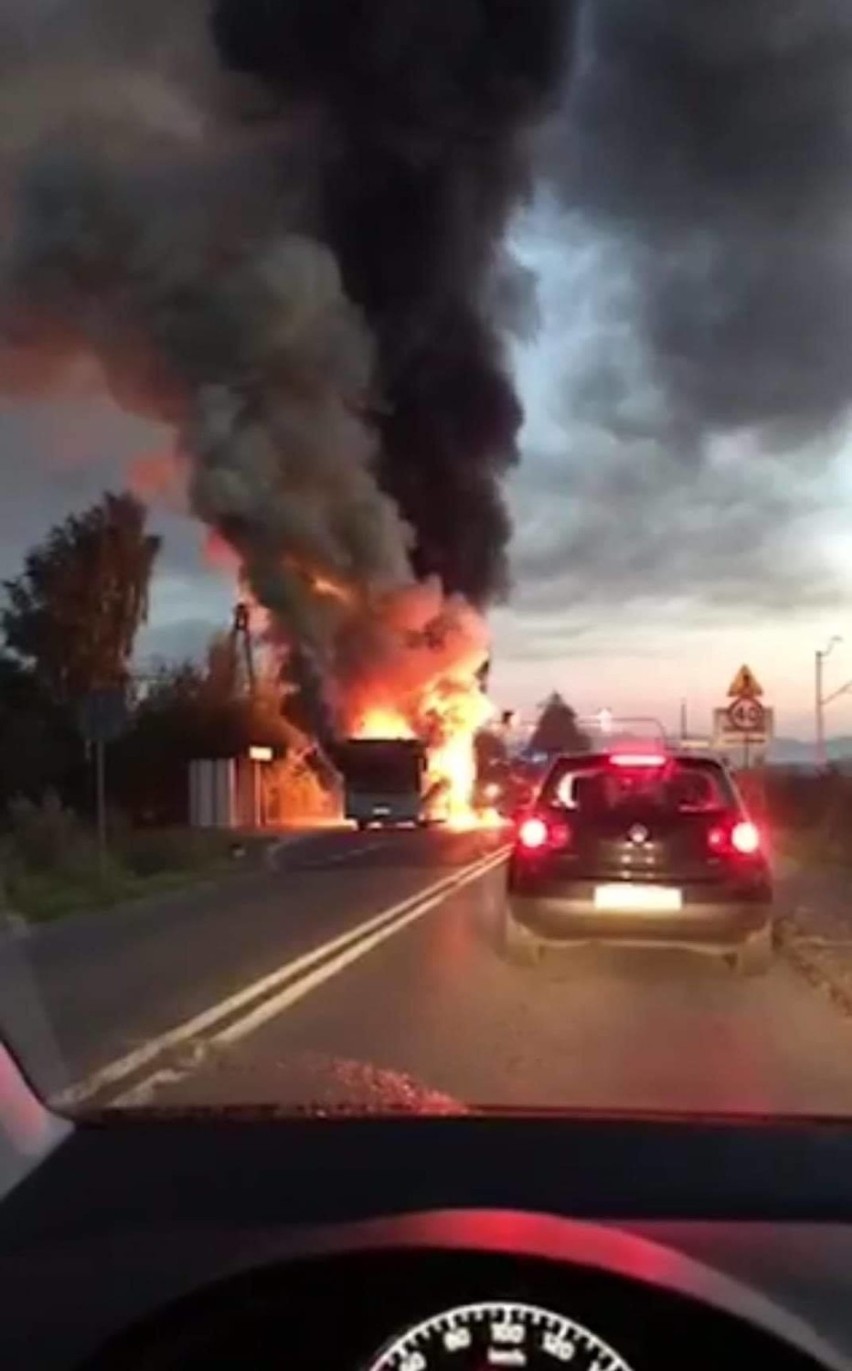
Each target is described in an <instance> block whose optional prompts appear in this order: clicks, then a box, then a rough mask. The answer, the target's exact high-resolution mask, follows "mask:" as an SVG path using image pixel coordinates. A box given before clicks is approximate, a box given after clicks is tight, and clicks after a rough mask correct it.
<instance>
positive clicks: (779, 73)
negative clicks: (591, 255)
mask: <svg viewBox="0 0 852 1371" xmlns="http://www.w3.org/2000/svg"><path fill="white" fill-rule="evenodd" d="M580 46H581V49H582V58H581V60H578V63H577V72H576V79H575V81H574V82H573V83H572V89H571V95H570V99H569V102H568V105H567V107H566V111H565V115H564V117H563V118H562V119H561V121H560V122H559V123H558V124H554V125H553V129H552V136H551V141H550V146H549V156H548V170H549V174H550V175H551V176H552V178H553V179H554V181H555V182H556V184H557V186H558V187H559V190H560V191H561V194H562V196H563V198H564V202H565V204H566V205H568V206H571V207H579V208H580V209H582V210H583V212H584V213H586V214H589V215H592V216H594V218H595V220H596V222H597V223H598V225H599V226H601V227H603V228H606V229H607V230H609V231H612V232H615V233H617V234H618V235H620V236H621V237H622V239H623V240H624V241H625V242H626V243H628V244H629V246H630V247H631V249H632V250H633V252H634V254H635V255H634V259H633V260H634V266H635V271H636V276H637V280H638V283H639V286H640V289H641V299H642V306H643V313H642V316H641V318H640V319H639V321H638V323H639V325H640V327H641V328H642V330H643V334H644V337H645V339H646V341H647V342H648V344H649V345H650V347H651V349H652V354H653V357H654V359H655V362H656V366H657V369H658V376H659V377H660V379H661V380H662V383H663V384H664V386H665V389H666V394H667V398H668V401H669V406H670V412H671V413H672V414H674V415H675V416H677V417H678V418H679V419H680V420H681V421H682V422H683V423H684V424H685V425H686V426H687V428H689V427H690V426H691V427H693V428H694V430H697V431H699V432H702V431H706V430H708V429H730V428H735V427H737V426H739V425H755V424H757V425H769V426H771V427H772V439H773V441H774V442H775V443H776V444H778V443H783V444H788V443H796V442H798V441H799V440H800V439H801V438H802V437H803V436H804V435H808V434H810V435H812V434H813V433H814V432H815V431H820V430H823V429H824V428H825V427H826V426H827V425H829V424H831V423H832V421H833V420H834V419H836V418H837V417H838V416H839V415H840V413H841V412H842V411H844V410H845V409H846V408H847V407H848V405H849V403H850V400H852V307H850V304H852V248H850V235H849V229H850V222H852V122H850V115H851V114H852V97H850V91H852V8H850V6H849V5H848V4H845V3H844V2H843V0H641V3H640V2H639V0H597V2H596V3H594V4H587V5H586V6H585V7H584V10H583V24H582V39H581V44H580Z"/></svg>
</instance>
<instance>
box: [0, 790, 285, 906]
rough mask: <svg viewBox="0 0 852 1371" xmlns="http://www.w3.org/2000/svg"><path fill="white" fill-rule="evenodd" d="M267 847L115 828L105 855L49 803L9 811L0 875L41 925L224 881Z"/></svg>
mask: <svg viewBox="0 0 852 1371" xmlns="http://www.w3.org/2000/svg"><path fill="white" fill-rule="evenodd" d="M267 846H268V839H266V838H257V837H251V838H240V837H238V836H237V835H235V834H233V833H230V832H222V831H218V830H204V831H201V830H193V829H182V828H174V829H131V828H127V827H125V826H122V825H113V826H112V828H111V831H110V833H109V842H108V849H107V852H106V853H105V854H101V853H100V851H99V849H98V844H97V840H96V837H95V835H94V834H93V833H92V831H91V829H89V828H87V827H86V826H85V825H84V824H83V823H81V822H80V820H79V819H78V818H77V817H76V816H75V815H74V814H73V813H71V812H70V811H69V810H66V809H63V808H62V806H61V805H60V804H59V803H58V802H57V801H56V800H55V799H50V798H49V799H47V800H46V801H45V802H44V803H43V804H42V805H33V804H29V803H27V802H19V803H16V804H15V805H13V806H12V807H11V812H10V823H9V828H8V831H7V832H6V834H5V835H4V837H3V838H2V840H0V874H2V884H3V892H4V898H5V902H6V905H7V907H8V909H9V910H10V911H12V913H13V914H17V915H22V916H23V917H24V918H25V919H27V920H39V921H40V920H46V919H55V918H60V917H62V916H63V915H66V914H74V913H79V912H81V911H87V910H94V909H102V908H107V907H110V906H113V905H117V904H121V903H123V902H124V901H128V900H134V899H137V898H139V897H141V896H146V895H156V894H159V893H161V892H167V891H172V890H175V889H178V888H180V887H182V886H187V885H191V884H194V883H196V882H199V881H205V880H212V879H217V878H221V877H225V876H227V875H230V874H231V873H233V872H234V871H235V870H242V869H244V868H245V866H246V864H253V863H254V862H255V861H256V860H257V858H258V856H259V854H260V853H262V852H263V851H265V850H266V848H267ZM0 905H2V900H0Z"/></svg>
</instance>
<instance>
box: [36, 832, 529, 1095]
mask: <svg viewBox="0 0 852 1371" xmlns="http://www.w3.org/2000/svg"><path fill="white" fill-rule="evenodd" d="M503 856H504V853H503V851H502V850H501V851H500V852H498V853H496V854H495V853H489V855H488V856H487V857H485V858H480V859H479V860H478V861H476V862H473V863H471V865H470V866H467V867H463V868H462V870H461V871H460V872H459V871H455V872H454V873H453V874H452V875H451V876H445V877H443V878H442V879H441V880H440V881H436V882H435V883H434V884H433V885H431V886H426V887H425V888H424V889H423V890H419V891H416V892H415V893H414V894H413V895H410V896H408V898H407V899H405V900H401V901H400V902H399V903H398V904H395V905H391V906H390V907H389V908H388V909H383V910H381V911H380V912H379V913H378V914H374V915H372V916H371V917H370V918H368V919H365V920H364V921H363V923H360V924H358V925H357V926H356V927H355V928H351V929H348V930H347V931H346V932H345V933H341V934H339V935H338V936H337V937H336V938H332V939H331V940H330V941H329V942H326V943H322V944H320V946H319V947H315V948H313V949H311V951H309V952H306V953H303V954H302V956H300V957H296V958H295V959H294V960H293V961H291V962H287V963H285V965H284V966H281V967H279V968H278V969H277V970H276V971H273V972H271V973H270V974H269V975H267V976H262V977H261V978H260V979H259V980H257V981H253V982H251V983H250V984H249V985H247V986H244V987H243V988H242V990H238V991H236V992H235V993H234V994H233V995H229V996H227V997H226V998H225V999H223V1000H219V1001H218V1002H217V1003H216V1004H213V1005H211V1006H209V1008H207V1009H205V1010H202V1012H201V1013H199V1014H195V1015H193V1017H192V1018H190V1019H186V1020H184V1022H183V1023H180V1024H177V1025H176V1026H175V1027H174V1028H171V1029H168V1030H167V1031H166V1032H165V1033H162V1034H160V1035H159V1036H158V1037H156V1038H149V1039H148V1040H147V1041H146V1042H144V1043H143V1044H142V1045H141V1046H140V1047H137V1048H135V1049H134V1050H133V1051H132V1052H128V1053H126V1054H125V1055H124V1056H121V1057H117V1058H115V1059H114V1060H113V1061H111V1062H108V1063H107V1064H106V1066H103V1067H101V1068H99V1070H97V1071H94V1072H92V1073H91V1074H90V1075H89V1076H86V1077H84V1078H83V1080H81V1081H77V1082H75V1084H73V1085H70V1086H68V1087H67V1088H66V1089H65V1090H63V1091H62V1092H61V1093H60V1094H59V1095H57V1096H55V1097H54V1098H53V1100H52V1103H53V1104H54V1105H55V1106H56V1107H57V1108H59V1109H67V1108H73V1107H74V1106H77V1105H79V1104H81V1103H83V1102H84V1101H85V1100H88V1099H90V1098H91V1097H92V1096H93V1095H96V1094H97V1093H98V1092H99V1091H101V1090H104V1089H106V1088H107V1087H108V1086H113V1085H118V1084H120V1083H121V1082H122V1081H123V1080H125V1079H126V1078H127V1077H128V1076H131V1075H133V1073H134V1072H136V1071H138V1070H140V1069H141V1068H142V1067H144V1066H147V1065H148V1063H149V1062H151V1061H153V1060H154V1059H155V1058H156V1057H158V1056H160V1054H161V1053H163V1052H166V1051H168V1050H169V1049H171V1048H174V1047H179V1046H180V1045H181V1044H182V1043H184V1042H187V1041H188V1040H190V1039H192V1038H195V1037H197V1036H198V1035H199V1034H201V1033H205V1032H207V1031H208V1030H210V1029H214V1028H216V1026H217V1025H218V1024H219V1023H220V1021H221V1020H223V1019H227V1018H229V1017H230V1016H231V1015H233V1014H236V1013H237V1012H238V1011H239V1010H241V1009H244V1008H246V1007H247V1006H249V1005H252V1004H253V1003H254V1001H256V1000H258V999H260V998H261V997H265V996H266V995H272V994H274V992H275V991H277V990H278V989H279V988H280V987H281V986H282V984H283V983H285V982H291V981H292V980H293V979H294V978H297V977H300V976H302V975H303V974H305V973H307V972H309V971H311V970H312V968H313V967H315V966H316V965H317V963H319V962H323V961H325V960H326V959H327V958H330V957H333V956H334V955H335V954H337V953H340V952H342V951H343V950H344V949H345V948H349V947H350V946H351V945H353V944H356V943H360V942H361V941H362V940H363V939H365V938H369V937H370V936H371V935H372V934H373V933H374V932H377V931H378V930H380V929H384V928H385V927H386V926H387V925H394V926H395V924H394V921H395V920H397V919H400V918H403V917H404V916H405V915H406V914H407V913H409V912H410V911H411V910H412V909H418V910H419V908H420V906H421V905H422V904H423V903H424V902H425V901H429V900H432V901H433V902H434V903H435V904H436V903H438V902H439V901H440V900H441V899H442V898H444V896H445V895H448V894H450V893H451V892H452V891H453V890H454V889H455V888H456V887H457V886H459V885H460V884H467V882H468V881H469V880H474V879H475V878H476V877H477V876H478V875H480V874H484V872H485V871H486V870H488V869H489V866H491V865H496V864H497V862H498V861H502V859H503ZM430 907H433V906H430Z"/></svg>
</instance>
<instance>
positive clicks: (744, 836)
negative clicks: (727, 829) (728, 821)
mask: <svg viewBox="0 0 852 1371" xmlns="http://www.w3.org/2000/svg"><path fill="white" fill-rule="evenodd" d="M731 846H732V847H733V848H734V849H735V851H737V852H740V853H742V855H743V856H744V857H749V856H752V855H753V854H754V853H755V852H757V851H759V849H760V834H759V832H758V831H757V827H756V826H755V825H754V824H752V823H748V822H747V821H743V822H742V823H738V824H734V827H733V828H732V829H731Z"/></svg>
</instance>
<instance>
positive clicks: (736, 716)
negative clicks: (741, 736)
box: [728, 695, 766, 734]
mask: <svg viewBox="0 0 852 1371" xmlns="http://www.w3.org/2000/svg"><path fill="white" fill-rule="evenodd" d="M728 724H729V727H730V728H732V729H733V730H734V732H736V733H749V734H762V733H763V732H764V731H765V728H766V710H765V709H764V708H763V705H762V704H761V703H760V701H759V700H755V699H753V698H751V697H750V696H744V695H743V696H740V698H739V699H738V700H734V701H733V703H732V704H730V705H728Z"/></svg>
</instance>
